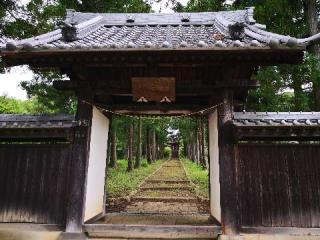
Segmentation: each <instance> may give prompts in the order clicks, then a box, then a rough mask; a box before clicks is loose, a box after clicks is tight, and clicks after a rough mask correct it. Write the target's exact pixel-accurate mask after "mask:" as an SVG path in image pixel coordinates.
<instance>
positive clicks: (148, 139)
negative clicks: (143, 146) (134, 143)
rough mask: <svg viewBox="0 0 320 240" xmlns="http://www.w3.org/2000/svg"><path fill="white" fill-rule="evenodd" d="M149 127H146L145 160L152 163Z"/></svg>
mask: <svg viewBox="0 0 320 240" xmlns="http://www.w3.org/2000/svg"><path fill="white" fill-rule="evenodd" d="M151 142H152V141H151V129H150V127H148V128H147V162H148V163H149V164H151V163H152V153H151V149H152V147H151Z"/></svg>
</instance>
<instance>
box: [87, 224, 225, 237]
mask: <svg viewBox="0 0 320 240" xmlns="http://www.w3.org/2000/svg"><path fill="white" fill-rule="evenodd" d="M84 228H85V231H86V232H87V233H88V235H89V237H90V238H130V239H131V238H135V239H136V238H143V239H164V238H166V239H215V238H217V237H218V235H219V234H220V233H221V227H220V226H186V225H125V224H86V225H85V226H84Z"/></svg>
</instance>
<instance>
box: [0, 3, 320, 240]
mask: <svg viewBox="0 0 320 240" xmlns="http://www.w3.org/2000/svg"><path fill="white" fill-rule="evenodd" d="M317 39H319V36H318V35H316V36H313V37H310V38H306V39H296V38H293V37H289V36H282V35H279V34H274V33H270V32H267V31H266V30H265V26H264V25H261V24H258V23H256V22H255V20H254V19H253V9H252V8H247V9H245V10H241V11H230V12H216V13H188V15H187V16H186V15H185V14H180V13H175V14H129V15H128V14H99V13H78V12H75V11H73V10H69V11H68V13H67V17H66V20H65V23H64V25H63V26H61V28H60V29H57V30H55V31H53V32H50V33H47V34H44V35H41V36H37V37H34V38H30V39H25V40H19V41H7V42H6V44H3V45H0V49H1V53H0V54H1V57H2V58H3V60H4V63H5V65H6V66H7V67H10V66H16V65H22V64H28V65H29V66H32V67H36V68H47V67H50V68H57V69H59V70H60V71H61V73H62V74H67V75H68V76H69V78H70V80H68V81H56V82H55V83H54V86H55V87H56V88H57V89H60V90H72V91H74V92H75V94H76V96H77V98H78V106H77V114H76V116H75V119H74V120H72V121H71V123H72V126H70V128H69V129H68V130H66V131H65V132H63V133H61V131H60V134H62V136H61V137H62V138H65V136H64V135H65V133H66V132H68V133H69V132H71V133H72V134H71V136H72V139H71V140H70V142H68V144H71V145H66V146H64V147H61V146H59V150H57V151H56V152H55V154H57V155H59V154H60V155H59V157H57V159H60V161H61V162H60V165H59V164H58V163H56V162H55V164H58V165H57V166H56V165H54V164H53V163H52V164H53V165H52V169H56V168H59V171H60V170H61V176H62V178H61V176H59V178H57V179H59V180H62V179H64V178H65V179H66V183H67V184H66V185H67V189H62V187H61V188H60V189H59V191H58V190H52V189H51V187H52V186H48V185H49V183H48V182H46V181H44V182H43V184H45V185H46V186H47V187H48V188H49V189H48V191H49V192H50V191H51V190H52V191H55V193H57V194H59V195H60V196H61V197H60V198H58V199H57V206H56V209H55V210H54V211H53V210H52V209H47V208H46V207H43V208H41V209H38V208H37V207H36V208H35V210H34V211H33V209H34V207H31V205H28V201H29V200H30V199H29V200H24V198H22V199H21V198H19V197H18V195H13V197H10V195H8V192H9V190H8V188H9V186H11V185H14V186H15V187H17V189H18V188H23V187H22V186H24V185H22V184H23V183H22V182H23V180H22V179H21V181H20V180H19V181H18V180H14V179H12V177H10V176H16V175H14V172H15V171H21V174H25V179H28V177H29V172H28V171H29V170H28V169H29V168H28V167H26V166H25V167H22V165H19V164H20V162H21V160H17V163H15V164H17V165H15V167H14V166H12V167H7V168H6V167H4V166H9V165H8V162H7V161H6V159H7V156H8V155H14V153H13V151H10V148H11V146H10V147H8V148H5V150H4V151H1V152H0V156H1V159H0V160H1V165H0V166H1V169H0V170H1V171H8V175H7V176H6V177H4V175H1V177H3V179H4V180H3V181H1V183H2V184H3V185H2V189H1V191H3V189H6V194H5V195H1V196H2V198H0V216H2V218H0V220H2V222H7V223H8V222H9V223H10V222H11V223H12V225H11V226H14V225H13V222H16V221H17V219H19V220H21V221H22V222H25V223H33V224H34V225H36V226H39V225H40V224H51V223H52V224H55V226H56V225H59V226H60V227H61V226H62V231H63V234H62V235H61V236H60V238H61V239H74V238H75V237H78V238H82V239H84V238H86V235H84V233H86V234H88V236H89V237H90V236H100V237H110V236H113V237H126V236H127V235H126V234H127V233H128V232H130V234H131V235H130V236H131V237H133V238H134V237H136V236H137V235H134V234H135V232H141V231H144V232H143V233H144V236H145V237H146V238H151V239H152V238H155V237H158V236H159V234H160V235H161V234H163V235H161V236H163V238H169V237H170V236H171V237H172V236H173V237H174V238H178V237H182V236H183V238H188V236H190V234H193V235H191V236H194V234H195V233H197V234H198V236H199V238H205V237H208V236H212V234H214V236H216V237H218V236H220V238H221V239H239V238H243V239H244V238H246V237H247V236H246V234H247V233H257V234H259V233H265V234H282V236H283V237H286V236H288V235H289V236H290V235H299V236H300V237H302V236H307V235H308V237H310V236H313V235H315V238H313V239H317V236H319V234H320V231H319V229H318V228H319V227H320V226H319V222H320V221H319V216H320V210H319V207H318V204H317V203H318V202H319V201H318V200H319V198H320V195H319V192H320V181H319V174H318V173H319V171H318V169H319V166H320V165H319V163H318V162H317V161H316V159H317V156H318V155H319V146H318V145H316V144H313V143H312V142H308V143H307V144H306V145H295V144H292V143H290V144H288V143H284V144H280V141H284V142H287V141H291V140H294V141H298V142H301V141H304V140H308V141H310V140H312V141H319V139H320V114H319V113H310V114H300V115H299V114H289V113H288V114H278V115H276V114H273V113H272V114H270V113H266V114H262V113H260V114H256V115H254V114H252V113H250V114H249V113H242V112H240V113H238V112H239V111H241V110H243V104H244V102H245V99H246V96H247V94H248V90H249V89H250V88H256V87H258V83H257V82H256V81H255V78H254V76H255V73H256V72H257V70H258V68H259V66H262V65H275V64H281V63H286V64H297V63H300V62H301V61H302V58H303V52H304V50H305V48H306V46H307V45H308V44H311V43H312V42H313V41H316V40H317ZM207 108H210V111H207V112H205V113H204V114H205V115H206V116H207V117H208V121H209V146H210V149H209V155H210V161H209V162H210V201H211V203H210V206H211V209H210V210H211V215H212V217H213V218H215V219H216V221H217V222H218V223H219V224H217V225H215V226H211V227H210V226H209V227H203V226H194V227H192V226H189V227H185V226H179V227H176V228H174V227H172V226H171V227H170V226H167V227H166V228H165V227H162V228H161V227H158V228H156V227H152V226H147V227H146V226H143V227H141V226H140V227H139V226H135V227H132V228H130V226H108V225H98V226H97V225H95V224H92V223H94V219H96V218H97V217H99V216H101V215H103V214H104V206H103V205H104V179H105V171H104V168H105V153H106V149H107V144H106V141H107V137H108V130H109V122H110V119H111V117H112V116H111V115H110V114H107V113H105V112H104V111H101V109H107V110H109V111H113V112H117V113H126V114H132V115H167V116H175V115H183V114H190V113H192V112H195V111H199V110H202V109H207ZM1 119H2V120H1V121H2V122H3V124H2V125H1V126H2V127H1V126H0V136H1V138H3V139H5V137H3V136H11V135H10V134H13V133H14V131H16V128H15V127H12V129H14V130H9V131H8V129H7V128H6V127H5V126H7V124H8V122H10V121H11V122H13V126H15V125H17V124H16V123H15V122H17V121H20V120H19V117H18V118H17V120H16V121H14V120H12V119H11V120H10V119H7V118H6V117H3V116H1ZM37 121H40V122H41V121H42V120H39V119H38V120H37ZM50 121H51V120H50ZM50 121H49V122H50ZM27 122H28V121H27ZM33 129H36V130H35V132H37V129H39V128H38V127H34V128H33ZM59 129H60V127H57V132H55V134H58V135H59V131H58V130H59ZM50 131H51V130H50ZM16 134H18V135H19V136H18V137H17V139H18V140H19V141H21V139H22V136H23V135H24V134H26V133H22V132H21V131H20V132H19V131H18V133H16ZM29 134H31V136H33V137H34V138H35V139H38V140H39V139H40V140H41V141H42V140H43V138H45V134H44V135H43V136H38V137H35V136H34V132H32V133H29ZM67 135H68V134H67ZM68 136H69V135H68ZM6 139H11V138H6ZM259 141H270V142H269V143H268V144H267V145H265V144H261V143H260V142H259ZM70 146H72V147H71V148H69V147H70ZM32 147H34V146H32ZM0 148H3V146H1V147H0ZM50 148H51V146H50ZM19 151H22V150H21V149H20V148H19ZM27 151H32V150H25V152H27ZM37 151H38V150H37ZM47 151H49V150H45V151H42V152H40V153H39V154H42V155H41V156H42V158H43V159H48V156H47V155H46V152H47ZM50 151H51V150H50ZM38 152H39V151H38ZM16 154H19V153H18V152H16ZM26 155H28V153H27V154H26ZM307 156H308V157H307ZM306 157H307V161H306ZM12 158H13V159H21V157H20V158H18V157H17V156H15V157H12ZM23 164H24V163H23ZM4 169H8V170H4ZM50 169H51V168H50ZM52 169H51V170H52ZM45 171H46V170H45V167H44V168H42V169H40V172H45ZM53 172H55V171H53ZM48 173H50V171H49V170H48ZM41 176H42V175H41V174H40V176H37V177H35V180H37V179H42V177H41ZM30 181H31V180H30ZM1 183H0V184H1ZM30 184H31V185H32V186H36V185H34V184H35V183H33V182H32V181H31V183H30ZM58 186H60V185H58ZM55 187H57V186H55ZM23 189H24V188H23ZM40 189H42V188H40ZM35 192H36V191H35ZM24 194H25V196H26V199H28V197H30V196H33V194H28V193H27V192H26V191H25V192H24ZM43 194H44V195H45V196H47V195H46V194H47V193H43ZM49 196H51V193H48V198H49ZM48 198H44V199H42V200H41V199H40V200H39V201H41V203H43V202H44V201H45V200H46V199H48ZM64 198H66V199H64ZM268 199H272V202H273V203H269V202H268ZM30 201H31V200H30ZM65 203H66V204H65ZM61 204H62V205H64V204H65V205H66V207H65V208H63V209H61V206H62V205H61ZM39 205H41V204H39ZM11 206H14V208H13V209H12V208H11ZM44 206H45V205H44ZM283 207H285V208H283ZM252 209H253V210H252ZM11 211H15V213H16V215H10V214H11ZM8 212H10V214H9V215H10V216H19V215H20V216H21V214H22V212H27V213H28V214H27V215H28V216H26V217H24V218H21V219H20V218H19V217H18V218H15V217H9V215H8V214H7V213H8ZM38 212H40V213H42V214H43V215H45V216H47V217H43V218H38V217H37V216H38V215H37V213H38ZM9 225H10V224H9ZM34 225H33V226H34ZM6 226H8V225H6ZM0 227H1V226H0ZM19 227H21V226H19ZM148 229H149V230H150V231H148ZM131 232H133V233H131ZM112 234H113V235H112ZM206 234H210V235H206ZM139 236H141V235H139Z"/></svg>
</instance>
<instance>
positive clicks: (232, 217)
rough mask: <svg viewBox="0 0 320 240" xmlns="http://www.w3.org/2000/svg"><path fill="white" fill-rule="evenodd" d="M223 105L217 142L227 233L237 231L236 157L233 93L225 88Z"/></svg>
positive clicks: (223, 223) (219, 114)
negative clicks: (233, 127)
mask: <svg viewBox="0 0 320 240" xmlns="http://www.w3.org/2000/svg"><path fill="white" fill-rule="evenodd" d="M222 100H223V105H221V106H220V107H219V108H218V134H219V137H218V143H219V165H220V186H221V222H222V226H223V232H224V234H227V235H229V234H230V235H234V234H237V233H238V220H239V218H238V217H239V216H238V210H237V187H236V159H235V145H234V143H233V131H232V124H231V120H232V114H233V93H232V91H230V90H228V89H225V90H224V91H223V93H222Z"/></svg>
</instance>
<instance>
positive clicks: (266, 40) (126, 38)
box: [0, 8, 320, 51]
mask: <svg viewBox="0 0 320 240" xmlns="http://www.w3.org/2000/svg"><path fill="white" fill-rule="evenodd" d="M319 37H320V36H317V35H316V36H313V37H311V38H308V39H296V38H293V37H289V36H283V35H279V34H274V33H270V32H266V31H265V26H264V25H261V24H257V23H256V21H255V20H254V19H253V8H247V9H245V10H238V11H222V12H204V13H173V14H155V13H136V14H122V13H104V14H100V13H80V12H75V11H73V10H68V12H67V17H66V20H65V22H64V23H62V24H61V25H60V28H58V29H57V30H55V31H52V32H49V33H47V34H44V35H40V36H37V37H34V38H30V39H24V40H20V41H10V42H6V43H2V44H1V42H0V48H2V49H3V50H16V49H21V50H32V49H38V50H40V49H41V50H47V49H56V50H64V49H68V50H69V49H74V50H77V51H79V49H86V50H87V49H93V48H95V49H100V48H101V49H109V48H110V49H112V50H117V49H140V50H144V49H166V48H170V49H182V48H191V49H195V48H196V49H199V48H212V49H215V48H217V49H219V48H237V49H238V48H279V47H284V48H287V47H296V46H304V45H307V44H308V43H309V42H310V41H315V40H317V39H318V38H319Z"/></svg>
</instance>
